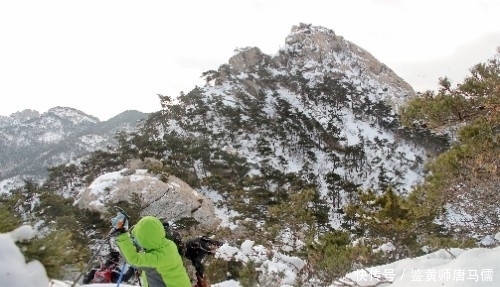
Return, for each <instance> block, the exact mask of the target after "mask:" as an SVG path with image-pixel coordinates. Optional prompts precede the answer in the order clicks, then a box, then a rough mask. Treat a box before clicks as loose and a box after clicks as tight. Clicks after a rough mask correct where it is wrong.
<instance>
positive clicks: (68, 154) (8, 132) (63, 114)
mask: <svg viewBox="0 0 500 287" xmlns="http://www.w3.org/2000/svg"><path fill="white" fill-rule="evenodd" d="M146 117H147V114H145V113H141V112H138V111H125V112H123V113H121V114H119V115H117V116H115V117H113V118H111V119H109V120H107V121H104V122H101V121H99V119H97V118H96V117H93V116H90V115H87V114H85V113H84V112H81V111H79V110H76V109H73V108H68V107H54V108H52V109H50V110H48V111H47V112H45V113H42V114H40V113H39V112H37V111H33V110H24V111H21V112H16V113H13V114H12V115H10V116H9V117H0V181H1V180H6V179H10V180H8V181H5V182H4V184H8V183H9V182H11V183H12V182H19V181H20V180H21V179H22V178H33V179H40V178H43V177H44V176H45V175H46V174H47V168H48V167H52V166H56V165H59V164H63V163H66V162H69V161H71V160H73V159H77V158H79V157H81V156H83V155H86V154H88V153H90V152H92V151H95V150H97V149H105V148H106V147H107V146H108V145H116V140H115V139H114V136H115V134H116V132H118V131H126V132H131V131H133V130H136V129H137V128H138V126H139V121H140V120H141V119H144V118H146Z"/></svg>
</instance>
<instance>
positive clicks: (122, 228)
mask: <svg viewBox="0 0 500 287" xmlns="http://www.w3.org/2000/svg"><path fill="white" fill-rule="evenodd" d="M111 225H112V226H113V229H114V231H113V233H115V234H116V233H124V232H127V230H128V218H127V216H125V214H123V213H120V212H119V213H118V214H117V215H116V216H115V217H114V218H113V219H111Z"/></svg>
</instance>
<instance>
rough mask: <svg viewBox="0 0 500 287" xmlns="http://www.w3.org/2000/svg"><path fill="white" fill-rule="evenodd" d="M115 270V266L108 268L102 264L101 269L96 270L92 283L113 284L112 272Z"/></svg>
mask: <svg viewBox="0 0 500 287" xmlns="http://www.w3.org/2000/svg"><path fill="white" fill-rule="evenodd" d="M114 268H115V265H114V264H111V265H109V266H108V267H106V266H105V265H104V264H101V268H99V270H96V272H95V273H94V279H92V283H111V278H112V271H113V269H114Z"/></svg>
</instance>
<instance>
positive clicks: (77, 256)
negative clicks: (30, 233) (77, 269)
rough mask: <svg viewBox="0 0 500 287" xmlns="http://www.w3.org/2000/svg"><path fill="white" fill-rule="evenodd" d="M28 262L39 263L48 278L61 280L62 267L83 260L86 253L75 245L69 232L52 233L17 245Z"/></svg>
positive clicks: (84, 249)
mask: <svg viewBox="0 0 500 287" xmlns="http://www.w3.org/2000/svg"><path fill="white" fill-rule="evenodd" d="M19 245H20V247H21V250H22V251H23V254H24V256H25V257H26V259H27V260H28V261H31V260H38V261H40V262H41V263H42V264H43V266H44V267H45V270H46V271H47V276H48V277H49V278H61V277H62V275H63V272H64V271H63V269H62V267H63V266H64V265H68V264H76V263H78V262H80V261H83V260H85V258H86V256H88V255H89V254H88V251H87V250H86V248H84V247H83V246H82V245H75V244H74V240H73V238H72V234H71V233H70V232H69V231H52V232H50V233H49V234H48V235H46V236H43V237H37V238H34V239H31V240H29V241H27V242H22V243H19Z"/></svg>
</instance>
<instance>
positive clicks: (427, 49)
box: [0, 0, 500, 120]
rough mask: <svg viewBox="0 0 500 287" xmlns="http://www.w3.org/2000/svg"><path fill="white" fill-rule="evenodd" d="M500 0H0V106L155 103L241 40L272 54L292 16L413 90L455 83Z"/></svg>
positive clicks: (85, 107) (98, 107) (118, 108)
mask: <svg viewBox="0 0 500 287" xmlns="http://www.w3.org/2000/svg"><path fill="white" fill-rule="evenodd" d="M499 15H500V0H352V1H347V0H323V1H319V0H303V1H299V0H246V1H243V0H211V1H207V0H182V1H167V0H161V1H156V0H144V1H129V0H85V1H73V0H44V1H41V0H15V1H14V0H13V1H0V97H1V102H0V115H3V116H7V115H10V114H11V113H13V112H16V111H20V110H23V109H34V110H38V111H40V112H45V111H47V110H48V109H49V108H52V107H55V106H67V107H72V108H76V109H79V110H82V111H83V112H85V113H88V114H90V115H93V116H97V117H98V118H100V119H101V120H106V119H108V118H110V117H112V116H114V115H116V114H118V113H120V112H122V111H125V110H128V109H135V110H139V111H143V112H153V111H157V110H159V109H160V105H159V100H158V96H157V94H163V95H170V96H177V95H179V93H180V91H184V92H188V91H190V90H191V89H192V88H193V87H194V85H196V84H201V80H200V75H201V73H202V72H204V71H207V70H210V69H217V68H218V67H219V66H220V65H221V64H224V63H226V62H227V61H228V59H229V58H230V57H231V56H232V55H233V54H234V50H235V49H236V48H241V47H247V46H257V47H259V48H260V49H261V50H262V51H263V52H264V53H267V54H275V53H276V52H277V51H278V50H279V48H280V47H282V46H283V45H284V42H285V38H286V36H287V35H288V34H289V33H290V30H291V27H292V26H293V25H298V24H299V23H301V22H302V23H307V24H313V25H319V26H324V27H326V28H330V29H332V30H334V31H335V33H336V34H337V35H340V36H343V37H344V38H345V39H347V40H349V41H351V42H353V43H355V44H356V45H359V46H361V47H362V48H364V49H366V50H368V51H369V52H370V53H371V54H373V55H374V56H375V57H376V58H377V59H379V60H380V61H381V62H383V63H384V64H386V65H387V66H389V67H390V68H391V69H393V70H394V71H395V72H396V73H397V74H398V75H399V76H401V77H402V78H403V79H404V80H406V81H407V82H408V83H410V85H412V86H413V88H414V89H415V90H416V91H424V90H428V89H430V90H436V87H437V81H438V78H439V77H442V76H448V77H450V78H451V79H452V81H454V82H455V83H457V82H460V81H461V80H462V79H463V77H465V76H466V75H467V74H468V71H469V69H470V68H471V67H472V66H473V65H474V64H477V63H479V62H484V61H486V60H487V59H488V58H491V57H492V56H493V55H494V54H495V52H496V47H498V46H500V16H499Z"/></svg>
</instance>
